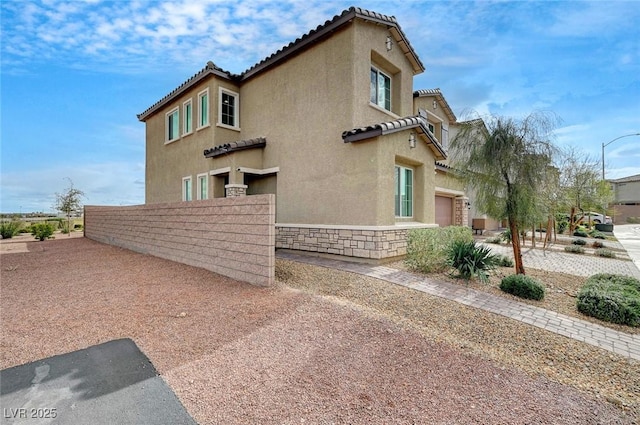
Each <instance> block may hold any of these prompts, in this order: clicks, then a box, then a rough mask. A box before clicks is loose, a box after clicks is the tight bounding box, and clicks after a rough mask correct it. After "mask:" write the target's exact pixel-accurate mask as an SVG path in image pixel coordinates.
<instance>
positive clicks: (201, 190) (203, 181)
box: [196, 173, 209, 200]
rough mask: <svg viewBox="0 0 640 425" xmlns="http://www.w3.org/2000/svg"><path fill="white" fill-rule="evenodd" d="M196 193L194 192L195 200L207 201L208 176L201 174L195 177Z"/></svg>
mask: <svg viewBox="0 0 640 425" xmlns="http://www.w3.org/2000/svg"><path fill="white" fill-rule="evenodd" d="M196 178H197V184H198V191H197V192H196V199H198V200H203V199H209V174H207V173H203V174H198V175H197V176H196Z"/></svg>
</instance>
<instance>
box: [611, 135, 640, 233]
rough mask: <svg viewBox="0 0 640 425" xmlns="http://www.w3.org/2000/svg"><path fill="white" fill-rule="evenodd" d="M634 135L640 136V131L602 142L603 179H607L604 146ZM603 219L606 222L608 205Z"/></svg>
mask: <svg viewBox="0 0 640 425" xmlns="http://www.w3.org/2000/svg"><path fill="white" fill-rule="evenodd" d="M632 136H640V133H631V134H625V135H624V136H620V137H616V138H615V139H613V140H610V141H608V142H607V143H604V142H602V181H603V182H604V181H605V176H604V148H606V147H607V146H609V145H610V144H611V143H613V142H615V141H616V140H619V139H622V138H624V137H632ZM602 221H603V222H604V223H606V222H607V206H606V205H605V206H604V212H603V214H602Z"/></svg>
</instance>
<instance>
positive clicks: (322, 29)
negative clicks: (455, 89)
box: [138, 7, 425, 121]
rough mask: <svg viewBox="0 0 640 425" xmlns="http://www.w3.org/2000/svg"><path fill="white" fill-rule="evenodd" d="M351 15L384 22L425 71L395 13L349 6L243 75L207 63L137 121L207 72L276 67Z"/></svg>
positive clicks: (416, 69)
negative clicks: (388, 13)
mask: <svg viewBox="0 0 640 425" xmlns="http://www.w3.org/2000/svg"><path fill="white" fill-rule="evenodd" d="M354 18H359V19H362V20H365V21H368V22H373V23H376V24H381V25H386V26H387V28H388V29H389V31H390V32H391V34H392V35H393V37H394V39H395V41H396V43H397V45H398V46H399V48H400V49H401V50H402V52H403V53H404V55H405V56H406V57H407V59H408V60H409V62H411V64H412V66H413V71H414V74H419V73H421V72H423V71H424V69H425V68H424V65H423V64H422V62H421V61H420V58H418V55H417V54H416V52H415V50H414V49H413V47H412V46H411V43H409V40H408V39H407V37H406V35H405V33H404V32H403V31H402V29H401V28H400V25H399V24H398V21H397V20H396V18H395V17H394V16H387V15H383V14H380V13H377V12H372V11H369V10H366V9H362V8H359V7H350V8H349V9H347V10H344V11H343V12H342V13H341V14H340V15H336V16H334V17H333V19H331V20H329V21H326V22H325V23H324V24H322V25H319V26H318V27H316V28H315V29H313V30H311V31H310V32H308V33H307V34H305V35H303V36H301V37H300V38H297V39H296V40H295V41H293V42H291V43H289V44H288V45H286V46H284V47H283V48H282V49H280V50H278V51H277V52H275V53H274V54H272V55H271V56H268V57H267V58H265V59H263V60H262V61H260V62H259V63H257V64H255V65H253V66H252V67H251V68H249V69H247V70H246V71H244V72H243V73H242V74H239V75H238V74H231V73H230V72H229V71H225V70H223V69H222V68H219V67H217V66H216V65H214V64H213V62H208V63H207V66H206V67H205V68H204V69H202V70H201V71H200V72H198V73H197V74H195V75H194V76H193V77H191V78H190V79H188V80H187V81H185V82H184V83H182V84H181V85H180V86H179V87H178V88H177V89H175V90H173V91H172V92H171V93H169V94H168V95H166V96H165V97H163V98H162V99H161V100H160V101H158V102H156V103H155V104H153V105H152V106H151V107H149V108H148V109H147V110H146V111H144V112H143V113H141V114H138V120H140V121H144V120H146V119H147V118H148V117H149V116H150V115H152V114H153V113H154V112H156V111H158V109H160V108H161V107H162V106H164V105H166V104H167V103H168V102H170V101H171V100H172V99H173V98H175V97H177V96H178V95H180V94H182V93H183V92H184V91H186V90H187V89H189V88H190V87H191V86H193V85H194V84H196V83H198V82H199V81H201V80H202V79H203V78H205V77H207V76H208V75H211V74H214V75H217V76H219V77H222V78H225V79H228V80H232V81H234V82H237V83H241V82H242V81H245V80H248V79H249V78H251V77H254V76H255V75H257V74H259V73H260V72H262V71H265V70H267V69H268V68H271V67H272V66H275V65H277V64H279V63H280V62H283V61H285V60H287V59H288V58H289V57H291V56H292V55H295V54H297V53H299V52H302V51H304V50H305V49H307V48H308V47H310V46H312V45H313V44H315V43H317V42H319V41H321V40H323V39H325V38H326V37H329V36H330V35H331V34H332V33H333V32H334V31H336V30H337V29H338V28H340V27H341V26H342V25H345V24H347V23H349V22H351V21H352V20H353V19H354Z"/></svg>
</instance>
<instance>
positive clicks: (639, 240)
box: [613, 224, 640, 269]
mask: <svg viewBox="0 0 640 425" xmlns="http://www.w3.org/2000/svg"><path fill="white" fill-rule="evenodd" d="M613 235H614V236H615V237H616V239H618V242H620V244H621V245H622V246H623V247H624V250H625V251H627V254H628V255H629V257H630V258H631V259H632V260H633V263H634V264H635V265H636V268H637V269H640V224H617V225H615V226H614V227H613Z"/></svg>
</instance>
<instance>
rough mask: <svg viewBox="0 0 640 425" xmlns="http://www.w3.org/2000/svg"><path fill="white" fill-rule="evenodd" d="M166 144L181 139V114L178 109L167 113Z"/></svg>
mask: <svg viewBox="0 0 640 425" xmlns="http://www.w3.org/2000/svg"><path fill="white" fill-rule="evenodd" d="M165 124H166V125H165V127H166V130H165V142H166V143H169V142H174V141H176V140H178V138H179V137H180V112H179V110H178V107H175V108H173V109H172V110H170V111H169V112H167V114H166V116H165Z"/></svg>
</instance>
